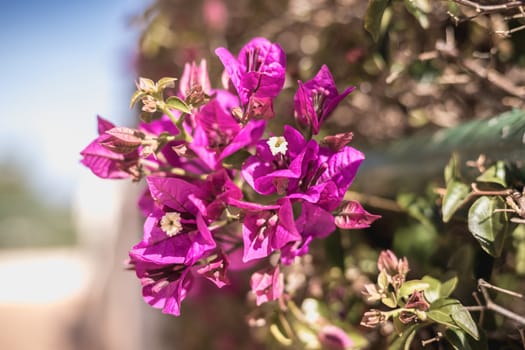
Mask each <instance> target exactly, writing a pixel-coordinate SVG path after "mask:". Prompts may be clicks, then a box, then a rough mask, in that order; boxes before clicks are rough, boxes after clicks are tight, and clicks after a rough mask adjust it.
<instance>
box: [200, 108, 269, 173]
mask: <svg viewBox="0 0 525 350" xmlns="http://www.w3.org/2000/svg"><path fill="white" fill-rule="evenodd" d="M195 121H196V128H195V133H194V136H193V141H192V143H191V144H190V147H191V149H192V150H193V151H194V152H195V153H196V154H198V155H199V157H200V158H201V159H202V160H203V161H204V162H205V163H206V164H207V166H208V167H210V169H215V168H216V167H217V166H218V164H219V163H220V161H221V160H222V159H224V158H226V157H227V156H229V155H231V154H233V153H235V152H236V151H238V150H240V149H242V148H245V147H248V146H251V145H253V144H255V143H256V142H257V141H258V140H259V139H260V138H261V136H262V134H263V132H264V129H265V127H266V122H265V121H264V120H252V121H250V122H248V124H246V125H245V126H244V127H242V128H241V125H240V124H239V123H238V122H237V121H236V120H235V119H234V118H233V116H232V114H231V112H228V111H227V110H225V108H224V106H223V105H222V104H221V103H220V102H219V101H218V100H216V99H214V100H211V101H210V102H209V103H208V104H207V105H205V106H204V107H202V109H201V110H200V111H199V113H197V114H196V118H195Z"/></svg>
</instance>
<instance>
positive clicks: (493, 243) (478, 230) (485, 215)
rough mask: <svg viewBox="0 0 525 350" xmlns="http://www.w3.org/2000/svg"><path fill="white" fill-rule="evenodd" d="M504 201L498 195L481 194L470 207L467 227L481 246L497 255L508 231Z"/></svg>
mask: <svg viewBox="0 0 525 350" xmlns="http://www.w3.org/2000/svg"><path fill="white" fill-rule="evenodd" d="M504 209H505V202H504V201H503V200H502V199H501V198H499V197H487V196H482V197H480V198H478V199H477V200H476V201H475V202H474V204H472V206H471V207H470V210H469V212H468V228H469V230H470V232H471V233H472V235H473V236H474V238H476V240H477V241H478V242H479V244H480V245H481V248H483V250H484V251H486V252H487V253H489V254H490V255H492V256H495V257H498V256H500V255H501V252H502V250H503V243H504V241H505V237H506V236H507V234H508V233H509V221H508V216H507V214H506V213H505V212H502V211H498V210H504Z"/></svg>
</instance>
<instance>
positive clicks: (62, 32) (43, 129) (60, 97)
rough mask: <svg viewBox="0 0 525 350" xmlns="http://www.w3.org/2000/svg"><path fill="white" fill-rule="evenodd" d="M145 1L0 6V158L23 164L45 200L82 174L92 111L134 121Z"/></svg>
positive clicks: (57, 198)
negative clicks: (134, 22)
mask: <svg viewBox="0 0 525 350" xmlns="http://www.w3.org/2000/svg"><path fill="white" fill-rule="evenodd" d="M148 4H149V1H140V0H114V1H104V0H91V1H62V0H42V1H27V0H17V1H11V2H9V4H8V5H6V4H4V5H3V6H2V11H0V23H1V24H0V26H1V28H0V29H1V30H0V44H1V49H0V77H1V80H0V81H1V82H2V87H1V88H0V89H1V93H0V106H1V112H0V163H6V162H14V163H16V164H18V165H19V166H21V167H23V169H24V174H25V175H26V177H27V179H28V181H29V182H30V183H31V185H32V186H33V187H34V188H35V189H37V190H38V191H39V194H40V195H42V196H44V197H45V198H46V199H48V200H50V201H53V202H59V203H67V202H69V200H70V197H71V194H72V192H73V190H74V188H75V186H76V185H77V182H78V179H79V177H82V176H85V174H86V171H87V170H86V169H83V168H82V167H81V166H80V165H79V163H78V161H79V159H80V156H79V155H78V153H79V151H80V150H81V149H82V148H83V147H84V146H85V145H87V143H89V141H90V140H91V139H92V138H94V137H95V136H96V115H97V114H100V115H102V116H104V117H106V118H108V119H110V120H112V121H114V122H116V123H118V124H132V123H133V121H132V117H133V115H132V113H131V112H130V111H129V110H128V101H129V97H130V95H131V93H132V92H133V91H132V88H133V82H134V80H135V74H134V72H133V69H132V60H133V55H134V50H135V46H136V41H137V37H138V32H139V29H138V28H131V27H130V26H129V25H128V24H127V19H129V17H130V16H132V15H134V14H138V13H140V12H141V11H142V10H143V9H144V8H145V7H146V6H147V5H148Z"/></svg>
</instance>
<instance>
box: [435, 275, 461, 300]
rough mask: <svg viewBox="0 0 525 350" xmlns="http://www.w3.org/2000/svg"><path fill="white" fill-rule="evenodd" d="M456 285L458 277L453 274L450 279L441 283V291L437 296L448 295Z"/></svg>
mask: <svg viewBox="0 0 525 350" xmlns="http://www.w3.org/2000/svg"><path fill="white" fill-rule="evenodd" d="M457 285H458V277H457V276H454V277H452V278H451V279H449V280H447V281H445V282H443V283H441V291H440V293H439V296H440V297H441V298H446V297H449V296H450V294H452V292H453V291H454V290H455V289H456V286H457Z"/></svg>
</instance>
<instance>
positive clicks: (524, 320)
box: [467, 278, 525, 326]
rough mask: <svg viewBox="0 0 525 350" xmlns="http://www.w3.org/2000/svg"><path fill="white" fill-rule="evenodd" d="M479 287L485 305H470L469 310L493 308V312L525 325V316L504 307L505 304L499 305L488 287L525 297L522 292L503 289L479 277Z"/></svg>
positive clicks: (481, 310)
mask: <svg viewBox="0 0 525 350" xmlns="http://www.w3.org/2000/svg"><path fill="white" fill-rule="evenodd" d="M478 287H479V290H480V291H481V294H482V295H483V298H484V299H485V305H479V306H469V307H467V310H470V311H480V312H483V311H484V310H491V311H493V312H496V313H498V314H500V315H502V316H504V317H506V318H508V319H511V320H513V321H515V322H517V323H519V324H521V325H522V326H525V317H523V316H521V315H518V314H516V313H514V312H512V311H510V310H508V309H506V308H504V307H503V306H501V305H498V304H496V303H495V302H494V301H493V300H492V298H491V297H490V295H489V293H488V291H487V289H493V290H496V291H498V292H501V293H505V294H509V295H512V296H515V297H518V298H523V295H522V294H520V293H515V292H512V291H510V290H507V289H503V288H500V287H497V286H494V285H492V284H490V283H488V282H486V281H485V280H483V279H481V278H480V279H479V280H478Z"/></svg>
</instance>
